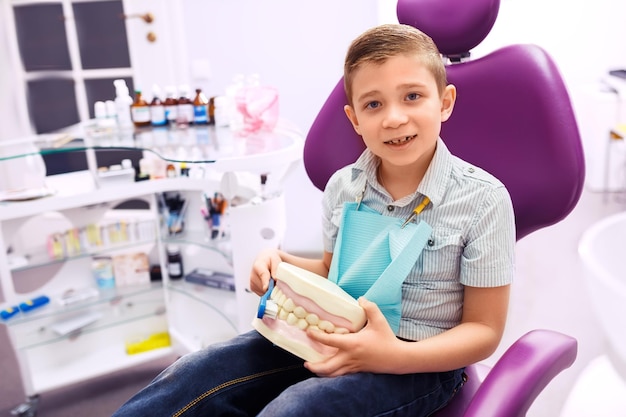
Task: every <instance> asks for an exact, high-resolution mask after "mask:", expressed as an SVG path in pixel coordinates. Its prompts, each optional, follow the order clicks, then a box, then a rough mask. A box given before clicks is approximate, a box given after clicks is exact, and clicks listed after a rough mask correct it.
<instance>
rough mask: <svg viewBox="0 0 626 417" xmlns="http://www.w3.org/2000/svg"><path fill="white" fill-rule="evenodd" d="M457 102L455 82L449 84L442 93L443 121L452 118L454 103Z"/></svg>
mask: <svg viewBox="0 0 626 417" xmlns="http://www.w3.org/2000/svg"><path fill="white" fill-rule="evenodd" d="M455 102H456V87H455V86H454V85H453V84H448V85H447V86H446V89H445V90H443V94H442V95H441V121H442V122H445V121H446V120H448V119H449V118H450V115H451V114H452V110H453V109H454V103H455Z"/></svg>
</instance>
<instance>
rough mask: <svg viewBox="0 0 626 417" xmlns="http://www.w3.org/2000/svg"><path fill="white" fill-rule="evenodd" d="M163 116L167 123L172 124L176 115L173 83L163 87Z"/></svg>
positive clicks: (176, 100) (176, 108) (176, 106)
mask: <svg viewBox="0 0 626 417" xmlns="http://www.w3.org/2000/svg"><path fill="white" fill-rule="evenodd" d="M164 104H165V118H166V119H167V123H168V124H172V125H174V124H175V123H176V118H177V117H178V99H177V98H176V88H175V87H174V86H173V85H168V86H167V87H165V102H164Z"/></svg>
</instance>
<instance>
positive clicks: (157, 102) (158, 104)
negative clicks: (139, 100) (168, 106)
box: [150, 84, 167, 126]
mask: <svg viewBox="0 0 626 417" xmlns="http://www.w3.org/2000/svg"><path fill="white" fill-rule="evenodd" d="M150 123H151V124H152V126H165V125H166V124H167V117H166V115H165V105H164V104H163V99H162V98H161V88H159V86H158V85H156V84H153V85H152V101H151V102H150Z"/></svg>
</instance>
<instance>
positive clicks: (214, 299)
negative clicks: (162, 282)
mask: <svg viewBox="0 0 626 417" xmlns="http://www.w3.org/2000/svg"><path fill="white" fill-rule="evenodd" d="M167 289H168V290H170V291H172V292H175V293H179V294H182V295H184V296H186V297H189V298H192V299H194V300H196V301H198V302H199V303H201V304H202V305H205V306H207V307H209V308H210V309H211V310H213V311H214V312H215V313H217V314H218V315H219V316H221V317H222V318H223V319H224V321H225V322H226V323H228V325H229V326H231V327H232V329H233V330H234V331H235V332H237V331H238V330H237V324H236V317H237V314H236V313H237V300H236V298H235V292H234V291H229V290H225V289H218V288H213V287H207V286H204V285H199V284H193V283H189V282H186V281H184V280H177V281H170V283H169V284H168V285H167Z"/></svg>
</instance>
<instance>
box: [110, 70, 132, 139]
mask: <svg viewBox="0 0 626 417" xmlns="http://www.w3.org/2000/svg"><path fill="white" fill-rule="evenodd" d="M113 85H114V86H115V100H114V103H115V116H116V118H117V125H118V126H119V127H121V128H128V127H132V126H133V118H132V115H131V111H130V106H131V105H132V104H133V99H132V97H131V96H130V94H129V92H128V86H127V85H126V81H125V80H123V79H118V80H115V81H113Z"/></svg>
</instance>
